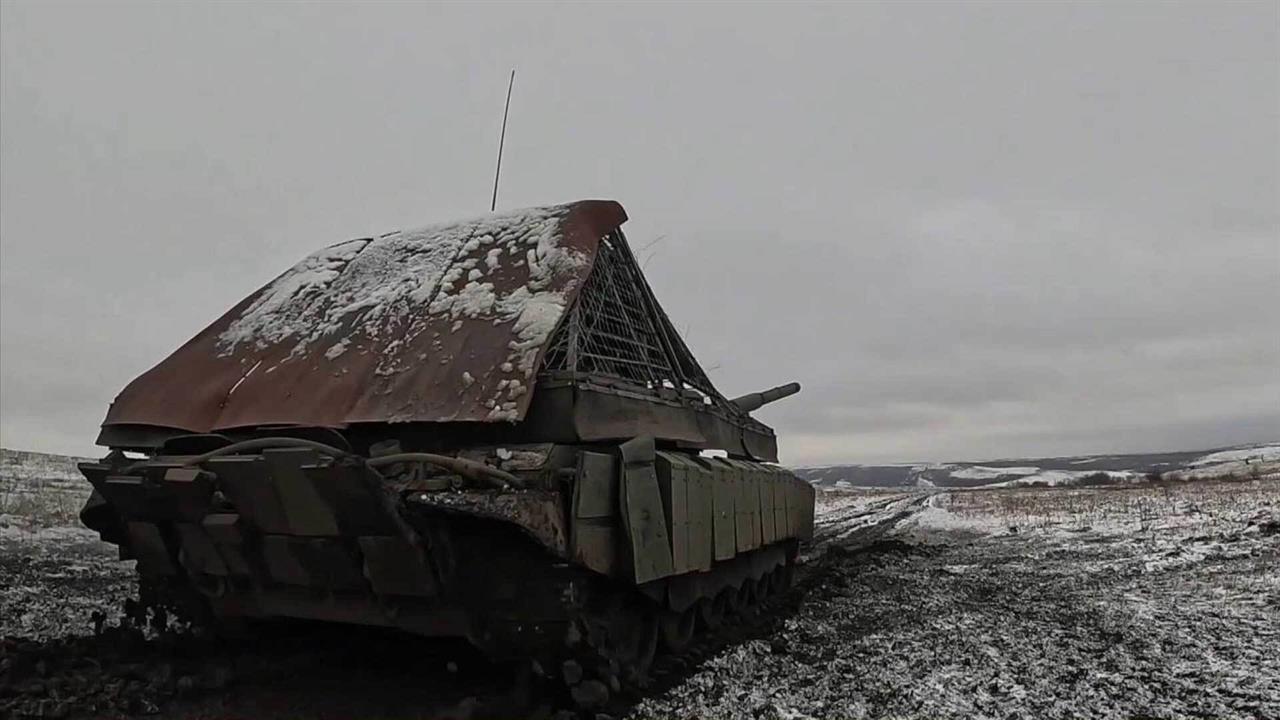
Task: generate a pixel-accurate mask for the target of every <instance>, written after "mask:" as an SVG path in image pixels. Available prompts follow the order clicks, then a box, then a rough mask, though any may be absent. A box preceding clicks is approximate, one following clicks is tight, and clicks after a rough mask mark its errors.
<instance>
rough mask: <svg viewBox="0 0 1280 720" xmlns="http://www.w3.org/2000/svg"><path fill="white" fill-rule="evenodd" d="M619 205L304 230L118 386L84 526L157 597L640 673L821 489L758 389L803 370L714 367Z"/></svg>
mask: <svg viewBox="0 0 1280 720" xmlns="http://www.w3.org/2000/svg"><path fill="white" fill-rule="evenodd" d="M625 221H626V214H625V212H624V210H623V208H622V206H621V205H619V204H618V203H616V202H612V201H600V200H588V201H580V202H574V203H569V204H564V205H556V206H551V207H543V208H532V209H527V210H520V211H515V212H506V213H501V214H494V215H489V216H485V217H482V218H479V219H476V220H471V221H467V222H461V223H452V224H441V225H432V226H428V227H423V228H419V229H415V230H406V231H399V232H393V233H388V234H384V235H379V236H377V237H371V238H361V239H355V240H350V241H347V242H343V243H339V244H337V245H332V246H329V247H327V248H324V249H323V250H320V251H319V252H316V253H314V254H312V255H310V256H308V257H307V258H305V259H303V260H302V261H301V262H299V263H298V264H297V265H295V266H294V267H292V268H291V269H289V270H287V271H286V272H284V273H283V274H282V275H280V276H279V277H277V278H275V279H274V280H273V281H271V282H270V283H268V284H267V285H266V286H265V287H262V288H261V289H259V290H258V291H256V292H254V293H252V294H251V295H249V296H248V297H247V298H245V299H244V300H243V301H241V302H240V303H239V304H237V305H235V306H234V307H233V308H231V310H230V311H229V312H227V313H226V314H225V315H223V316H222V317H221V318H219V319H218V320H216V321H215V322H213V324H211V325H210V326H208V327H207V328H205V329H204V330H203V331H201V332H200V333H199V334H197V335H196V336H195V337H194V338H192V339H191V340H190V341H188V342H187V343H186V344H184V345H183V346H181V347H180V348H178V349H177V350H176V351H174V352H173V354H171V355H170V356H169V357H167V358H166V359H164V360H163V361H161V362H160V363H159V364H158V365H156V366H155V367H153V368H152V369H150V370H148V371H147V372H145V373H143V374H142V375H141V376H139V377H138V378H137V379H135V380H134V381H133V382H131V383H130V384H129V385H128V386H127V387H125V388H124V390H123V391H121V392H120V394H119V395H118V396H117V397H116V399H115V401H114V402H113V403H112V405H111V407H110V409H109V410H108V412H107V416H106V419H105V421H104V422H103V424H102V429H101V433H100V434H99V436H98V440H97V442H98V444H99V445H102V446H105V447H107V448H109V452H108V454H107V455H106V456H105V457H104V458H103V459H102V460H101V461H98V462H94V463H85V464H82V465H81V470H82V472H83V473H84V476H85V477H86V478H87V479H88V481H89V482H90V483H92V485H93V493H92V496H91V497H90V499H89V501H88V503H87V505H86V506H85V508H84V510H83V511H82V513H81V518H82V520H83V522H84V524H85V525H87V526H88V527H90V528H92V529H94V530H96V531H97V532H98V533H99V534H100V535H101V536H102V538H103V539H105V540H107V541H110V542H112V543H115V544H117V545H118V546H119V548H120V555H121V557H122V558H131V559H135V560H136V561H137V570H138V573H139V575H140V584H141V587H142V589H143V592H144V600H145V601H146V602H149V603H152V604H156V605H164V606H168V607H170V608H172V609H177V610H181V611H182V612H184V613H186V614H188V615H193V616H198V617H201V618H206V619H209V620H211V621H213V622H216V623H223V624H240V625H246V624H249V623H248V622H247V621H254V620H267V619H273V618H303V619H312V620H322V621H329V622H338V623H355V624H362V625H369V626H384V627H391V628H399V629H401V630H404V631H407V632H411V633H419V634H422V635H427V636H460V637H465V638H467V639H468V640H469V641H470V642H471V643H473V644H474V645H476V646H477V647H478V648H480V649H481V650H482V651H484V652H485V653H487V654H488V655H489V656H491V657H492V658H494V659H495V660H523V659H530V660H532V661H533V662H532V663H531V665H532V666H534V667H537V668H540V669H542V671H543V672H545V673H547V674H548V675H554V676H559V675H560V674H563V676H564V677H563V680H564V682H565V683H566V684H567V685H568V686H569V687H570V688H571V689H572V692H573V695H574V697H575V698H580V699H582V702H583V704H584V706H590V705H591V704H593V703H599V702H601V701H602V700H601V697H602V692H601V691H602V690H603V696H604V697H607V695H608V691H609V689H610V688H612V689H613V690H614V691H616V690H617V688H618V687H620V686H621V685H622V684H625V683H628V682H636V681H639V680H642V679H643V677H644V674H645V672H646V670H647V668H648V665H649V663H650V662H651V661H652V659H653V657H654V653H655V652H656V651H657V650H658V648H659V647H662V648H665V649H666V650H667V651H670V652H680V651H681V650H682V649H684V648H685V647H686V646H687V645H688V644H689V643H690V641H691V639H692V638H693V637H694V635H695V633H696V632H698V631H699V629H700V628H704V629H712V630H714V629H715V628H716V627H717V626H718V625H719V624H720V623H721V621H722V620H723V619H724V617H725V616H726V615H728V614H732V613H736V612H747V611H751V610H752V609H753V608H754V607H755V606H757V605H759V603H761V602H762V601H763V600H765V599H766V598H768V597H769V596H771V595H775V594H778V593H781V592H784V591H785V590H786V589H787V588H788V586H789V585H790V582H791V577H792V568H793V566H794V563H795V559H796V555H797V551H798V547H799V544H800V543H801V542H802V541H804V540H806V539H809V538H811V537H812V533H813V506H814V493H813V489H812V487H811V486H810V485H809V484H808V483H806V482H804V481H802V480H800V479H799V478H797V477H796V476H795V475H793V474H792V473H791V472H789V471H787V470H786V469H784V468H782V467H780V466H778V465H777V464H776V462H777V442H776V439H775V436H774V432H773V430H772V429H770V428H769V427H768V426H766V425H764V424H763V423H761V422H760V421H758V420H756V419H755V418H753V417H751V415H750V412H752V411H754V410H756V409H758V408H759V407H761V406H762V405H764V404H765V403H768V402H773V401H775V400H778V399H781V398H783V397H786V396H788V395H791V394H794V393H795V392H798V391H799V385H797V384H795V383H791V384H789V385H784V386H781V387H777V388H774V389H772V390H767V391H764V392H757V393H750V394H747V395H743V396H741V397H738V398H734V399H728V398H726V397H725V396H723V395H721V394H720V392H719V391H717V390H716V388H715V387H714V386H713V385H712V384H711V382H710V381H709V380H708V378H707V375H706V373H705V372H704V371H703V369H702V367H701V366H700V365H699V364H698V362H697V360H696V359H695V358H694V357H693V355H692V353H691V352H690V351H689V348H688V347H687V346H686V345H685V343H684V341H683V340H682V339H681V337H680V334H679V333H678V332H676V330H675V328H674V326H673V325H672V323H671V321H670V320H669V319H668V317H667V315H666V313H665V312H664V311H663V309H662V307H661V306H660V305H659V304H658V301H657V299H656V298H655V297H654V294H653V292H652V290H651V289H650V287H649V285H648V283H647V282H646V281H645V278H644V276H643V274H642V272H641V268H640V266H639V265H638V264H637V262H636V260H635V257H634V256H633V255H632V252H631V250H630V248H629V247H628V245H627V241H626V239H625V237H624V235H623V232H622V229H621V226H622V225H623V223H624V222H625ZM157 299H158V300H160V298H157ZM170 300H171V301H172V300H177V299H176V298H173V299H170ZM562 668H563V673H562V672H561V669H562Z"/></svg>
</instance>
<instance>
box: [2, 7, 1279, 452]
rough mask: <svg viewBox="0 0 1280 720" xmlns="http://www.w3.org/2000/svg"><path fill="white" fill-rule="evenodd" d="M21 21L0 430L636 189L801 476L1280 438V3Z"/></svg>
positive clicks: (680, 294)
mask: <svg viewBox="0 0 1280 720" xmlns="http://www.w3.org/2000/svg"><path fill="white" fill-rule="evenodd" d="M0 8H2V13H3V18H2V19H3V22H0V33H2V37H0V40H2V42H0V53H2V54H3V56H2V58H0V60H2V62H0V101H2V105H0V112H2V113H3V122H2V123H0V158H2V160H3V172H2V173H0V442H3V443H4V444H5V445H8V446H14V447H28V448H35V449H48V450H64V451H74V452H88V451H89V450H90V448H89V444H90V443H91V441H92V438H93V437H94V435H95V432H96V425H97V423H98V422H99V421H100V420H101V417H102V414H103V413H104V412H105V410H106V407H107V404H108V403H109V401H110V399H111V397H112V396H113V395H114V394H115V393H116V392H117V391H118V390H119V389H120V388H121V387H123V385H124V384H125V383H126V382H127V381H128V380H129V379H130V378H131V377H133V376H134V375H136V374H137V373H139V372H141V371H142V370H145V369H146V368H147V367H149V366H150V365H151V364H152V363H154V362H155V361H157V360H159V359H160V358H162V357H163V356H164V355H165V354H166V353H168V352H170V351H172V350H173V349H174V348H175V347H177V346H178V345H179V344H180V343H181V342H183V341H185V340H186V339H187V338H188V337H190V336H191V335H192V334H194V332H195V331H197V330H198V329H200V328H201V327H203V326H204V325H205V324H207V323H208V322H209V321H210V320H212V319H213V318H215V317H216V316H218V315H219V314H220V313H221V312H223V311H224V310H225V309H226V308H227V307H229V306H230V305H231V304H232V303H234V302H235V301H237V300H239V299H240V298H241V297H243V296H244V295H246V294H247V293H249V292H251V291H252V290H253V289H254V288H256V287H258V286H260V285H261V284H262V283H264V282H265V281H267V280H268V279H270V278H271V277H272V276H274V275H275V274H276V273H278V272H279V271H280V270H281V269H283V268H284V267H287V266H288V265H289V264H291V263H292V262H293V261H295V260H296V259H297V258H298V257H299V256H301V255H303V254H305V253H307V252H309V251H310V250H312V249H314V248H315V247H318V246H321V245H324V244H328V243H331V242H334V241H337V240H341V239H345V238H348V237H355V236H361V235H367V234H369V233H374V232H381V231H385V230H390V229H394V228H397V227H403V226H406V225H413V224H420V223H424V222H431V221H436V220H443V219H450V218H457V217H462V216H468V215H474V214H477V213H479V212H482V211H483V210H484V209H486V208H487V204H486V203H487V199H488V192H489V186H488V183H489V182H490V179H491V177H490V173H491V164H490V163H491V162H492V152H493V150H494V144H495V138H496V133H497V126H498V123H499V122H500V117H499V116H498V115H497V111H498V110H499V109H500V107H501V101H502V94H503V93H504V91H505V86H504V81H505V77H506V72H507V70H508V69H509V68H510V67H512V66H518V67H519V75H518V77H517V83H516V92H515V99H514V101H513V122H512V125H511V129H510V132H509V135H508V138H507V156H506V159H505V162H504V176H505V177H504V181H503V188H502V196H501V199H500V204H502V205H504V206H521V205H531V204H537V203H543V202H555V201H562V200H567V199H574V198H580V197H613V198H617V199H619V200H621V201H622V202H623V203H624V204H625V205H626V206H627V208H628V210H629V212H630V214H631V216H632V220H631V222H629V223H628V225H627V226H626V229H627V231H628V234H629V236H630V237H631V239H632V242H633V244H634V245H635V246H636V247H637V248H639V247H643V246H645V245H647V244H649V243H650V242H652V241H654V240H656V239H658V238H661V240H659V241H658V242H656V244H654V245H652V246H651V247H650V248H649V250H648V251H645V252H644V253H642V257H646V258H647V266H646V271H647V273H648V275H649V276H650V279H651V282H652V284H653V285H654V287H655V291H656V292H657V294H658V296H659V298H660V299H661V300H662V301H663V303H664V305H665V306H666V308H667V310H668V312H669V314H670V315H671V316H672V317H673V319H674V320H675V322H676V324H677V325H678V326H679V327H681V328H682V330H683V331H684V332H685V334H686V337H687V339H688V341H689V343H690V345H691V346H692V348H693V349H694V351H695V352H696V353H697V354H698V355H699V357H700V358H701V359H702V360H703V362H704V364H705V365H707V366H708V367H709V368H710V371H711V374H712V377H713V379H714V380H715V381H716V382H717V383H718V385H719V386H720V387H721V389H722V390H724V391H725V392H726V393H728V394H736V393H739V392H745V391H749V390H753V389H758V388H760V387H763V386H768V385H771V384H776V383H778V382H783V381H786V380H791V379H798V380H800V381H801V382H802V383H804V385H805V391H804V393H802V395H800V396H798V397H796V398H793V399H790V400H787V401H784V402H782V403H779V404H777V405H775V406H770V407H769V408H766V409H764V410H762V411H761V413H760V415H761V417H762V419H764V420H766V421H768V422H771V423H774V424H775V425H776V426H777V428H778V430H779V433H780V435H781V436H782V448H783V453H784V460H786V461H789V462H798V463H802V462H835V461H857V460H865V461H881V460H909V459H947V458H981V457H989V456H996V455H1004V456H1010V455H1026V454H1064V453H1085V452H1092V451H1121V450H1140V449H1163V448H1178V447H1191V446H1197V445H1214V444H1221V443H1230V442H1244V441H1251V440H1262V439H1275V438H1277V437H1280V315H1278V314H1277V313H1276V311H1275V310H1274V308H1276V307H1280V38H1278V37H1277V27H1280V10H1277V8H1276V6H1275V5H1273V4H1267V3H1258V4H1245V3H1237V4H1230V5H1226V6H1219V5H1208V4H1206V5H1190V4H1178V5H1159V6H1156V5H1149V4H1131V5H1128V4H1114V3H1110V4H1107V5H1105V6H1103V5H1080V6H1071V5H1048V4H1026V5H1010V4H989V5H988V4H966V5H960V4H954V3H941V4H935V5H925V4H912V5H909V6H905V7H904V6H896V5H872V4H866V3H861V4H856V5H852V6H849V7H844V6H809V7H800V8H797V7H791V6H786V7H784V6H775V7H768V6H747V7H740V8H735V9H734V10H733V11H732V12H725V11H724V9H723V8H719V7H712V6H705V7H697V6H695V7H690V8H678V7H675V6H662V7H661V8H649V7H645V6H608V7H600V8H590V9H588V8H585V7H582V6H572V5H571V6H553V7H549V6H524V5H510V6H496V5H484V6H480V7H478V8H474V9H471V8H463V7H459V6H446V7H437V6H422V7H413V6H408V5H403V6H401V5H385V6H374V7H367V6H359V7H357V6H337V5H333V4H326V5H323V6H315V7H304V6H293V5H289V6H283V5H268V6H263V7H255V8H253V9H252V10H251V9H249V8H247V7H236V6H229V7H224V6H221V5H207V6H192V5H183V6H179V7H163V6H154V5H127V6H112V7H102V6H99V5H84V6H70V5H58V6H47V5H44V4H40V5H37V4H27V3H6V4H4V5H2V6H0Z"/></svg>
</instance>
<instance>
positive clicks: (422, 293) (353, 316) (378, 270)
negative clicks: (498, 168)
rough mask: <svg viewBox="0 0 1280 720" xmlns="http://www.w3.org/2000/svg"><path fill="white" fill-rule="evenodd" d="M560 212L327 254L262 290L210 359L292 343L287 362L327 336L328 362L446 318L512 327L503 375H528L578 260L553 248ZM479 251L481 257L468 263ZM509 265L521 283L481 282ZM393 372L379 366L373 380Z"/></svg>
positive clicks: (522, 214) (354, 244) (531, 213)
mask: <svg viewBox="0 0 1280 720" xmlns="http://www.w3.org/2000/svg"><path fill="white" fill-rule="evenodd" d="M568 209H569V206H565V205H559V206H552V207H547V208H534V209H528V210H519V211H515V212H510V213H500V214H496V215H490V216H486V217H482V218H479V219H475V220H471V221H466V222H461V223H449V224H440V225H431V226H427V227H423V228H419V229H416V230H407V231H403V232H395V233H389V234H386V235H383V236H381V237H378V238H377V239H374V240H352V241H349V242H345V243H340V244H338V245H334V246H332V247H328V248H325V249H324V250H321V251H319V252H317V253H314V254H313V255H311V256H309V257H307V258H305V259H304V260H303V261H302V262H300V263H298V264H297V265H295V266H294V267H293V268H292V269H290V270H289V271H287V272H285V273H284V274H283V275H281V276H280V277H278V278H276V279H275V280H274V281H273V282H271V283H270V284H269V285H268V286H267V287H266V288H264V289H263V290H262V291H261V292H260V293H259V294H258V296H257V297H256V298H255V299H254V301H253V302H252V303H251V304H250V305H249V307H247V308H246V309H245V310H244V311H243V312H242V313H241V315H240V316H239V317H238V318H236V319H235V320H234V321H233V322H232V323H231V324H230V325H229V326H228V327H227V329H226V330H225V331H223V332H222V334H221V335H219V337H218V342H217V347H218V351H219V352H220V353H221V354H222V355H230V354H231V353H233V352H235V351H236V349H237V348H239V347H241V346H249V347H251V348H253V349H256V350H262V349H265V348H267V347H269V346H272V345H276V344H279V343H284V342H292V343H293V347H292V350H291V353H290V357H294V356H298V355H301V354H303V353H305V352H306V351H307V350H308V348H309V347H310V346H311V344H312V343H314V342H316V341H317V340H320V339H321V338H329V339H330V341H331V343H332V344H331V345H330V346H329V348H328V350H326V352H325V357H327V358H328V359H330V360H333V359H336V358H338V357H340V356H341V355H342V354H343V353H344V352H345V351H346V349H347V348H348V346H349V345H350V344H351V342H352V339H353V338H354V337H357V336H363V337H365V338H368V339H372V340H376V339H379V338H380V337H383V338H385V337H392V338H399V339H401V340H402V341H408V340H410V339H412V338H413V337H415V336H416V335H417V334H418V333H419V332H421V331H422V329H423V328H424V327H425V324H426V322H427V321H428V320H429V319H431V318H433V317H439V316H444V317H446V318H448V319H452V320H454V324H453V327H454V329H455V331H456V330H457V329H460V328H461V327H462V323H463V320H464V319H481V320H492V321H493V322H494V323H495V324H500V323H506V322H510V323H513V333H514V335H515V339H514V340H513V341H512V343H511V347H510V348H509V349H510V351H511V352H510V356H509V358H508V360H509V362H508V363H505V364H504V366H503V367H504V371H506V372H510V371H511V370H506V368H507V367H510V368H511V369H512V370H517V369H518V370H519V371H520V372H521V373H523V375H524V376H525V377H528V376H529V375H531V374H532V371H533V363H534V360H535V359H536V356H537V351H538V349H539V348H540V347H541V346H542V344H543V343H544V342H545V341H546V338H547V336H548V335H549V334H550V333H551V331H552V330H554V328H555V326H556V324H557V323H558V322H559V320H560V317H561V316H562V315H563V314H564V310H565V298H564V296H563V295H562V294H561V293H559V292H555V291H551V290H550V289H549V288H550V286H551V283H552V282H553V281H554V280H555V279H556V278H557V277H560V276H562V275H563V274H565V273H566V272H570V271H572V270H573V269H575V268H577V267H580V266H581V265H582V264H583V263H584V262H585V258H583V257H582V255H581V254H580V253H578V252H577V251H575V250H573V249H571V248H568V247H564V246H563V245H562V244H561V235H560V221H561V219H562V218H563V216H564V215H565V214H566V213H567V212H568ZM485 248H487V249H486V250H484V253H483V256H476V255H474V254H475V253H478V252H480V251H481V250H482V249H485ZM503 250H506V251H507V252H506V253H503ZM512 257H516V258H521V261H522V264H524V265H527V271H526V272H525V273H523V274H524V275H527V278H528V279H527V281H526V282H525V283H524V284H521V285H518V286H516V287H515V288H513V289H512V290H511V291H509V292H501V291H498V290H496V289H495V285H494V283H492V282H486V281H485V277H486V276H487V275H489V274H491V273H494V272H496V271H500V270H502V269H503V266H504V265H514V263H512V262H511V261H510V260H507V258H512ZM482 261H483V267H480V265H481V263H482ZM464 278H465V280H464ZM459 283H462V285H461V287H458V284H459ZM382 354H383V355H384V356H387V357H390V356H391V355H392V353H390V352H388V351H387V350H384V351H383V352H382ZM399 369H401V368H399V367H398V366H393V365H392V364H388V363H385V362H384V363H383V364H382V365H380V366H379V368H378V372H379V373H380V374H388V373H391V372H396V371H398V370H399Z"/></svg>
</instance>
